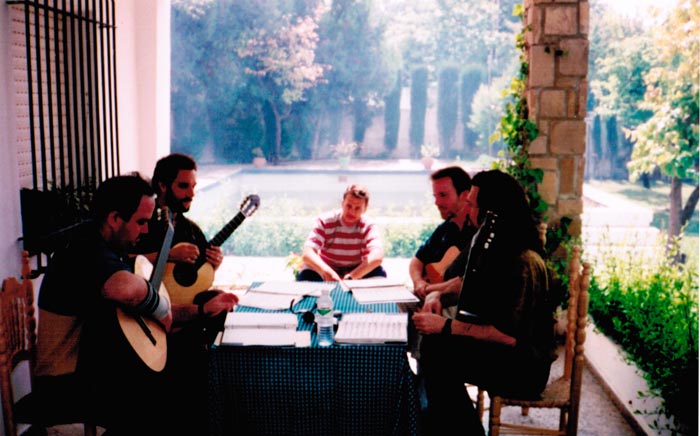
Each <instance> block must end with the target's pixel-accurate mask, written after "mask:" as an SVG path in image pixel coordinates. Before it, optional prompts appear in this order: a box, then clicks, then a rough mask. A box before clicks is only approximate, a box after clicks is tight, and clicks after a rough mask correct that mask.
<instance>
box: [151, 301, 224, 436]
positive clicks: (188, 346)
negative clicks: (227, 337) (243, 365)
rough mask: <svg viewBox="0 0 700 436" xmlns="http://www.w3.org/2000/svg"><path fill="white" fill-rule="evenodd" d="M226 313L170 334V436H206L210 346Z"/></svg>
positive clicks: (167, 372)
mask: <svg viewBox="0 0 700 436" xmlns="http://www.w3.org/2000/svg"><path fill="white" fill-rule="evenodd" d="M218 292H219V291H204V292H202V293H199V294H197V296H196V297H195V298H194V303H195V304H203V303H204V302H206V301H208V300H210V299H211V298H213V297H214V296H215V295H217V293H218ZM225 319H226V313H221V314H219V315H217V316H215V317H213V318H206V319H202V320H194V321H191V322H190V323H188V324H187V325H186V326H184V328H183V329H182V330H180V331H178V332H176V333H172V334H169V335H168V363H167V365H166V368H165V377H166V379H167V380H168V389H167V395H165V396H164V399H165V402H166V404H167V411H168V419H167V420H164V421H165V422H166V426H167V427H166V428H167V431H166V432H164V433H163V434H167V435H169V436H171V435H172V436H176V435H182V436H189V435H205V434H207V432H208V425H209V415H208V413H209V392H208V385H209V355H208V351H209V347H210V346H211V344H212V343H213V342H214V339H215V338H216V335H217V333H218V332H219V331H221V330H223V326H224V321H225Z"/></svg>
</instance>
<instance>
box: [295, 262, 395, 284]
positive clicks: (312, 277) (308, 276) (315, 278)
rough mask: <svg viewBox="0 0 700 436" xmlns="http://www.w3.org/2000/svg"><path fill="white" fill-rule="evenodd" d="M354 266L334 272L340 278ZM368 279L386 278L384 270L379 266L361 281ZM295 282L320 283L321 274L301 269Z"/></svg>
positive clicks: (321, 279)
mask: <svg viewBox="0 0 700 436" xmlns="http://www.w3.org/2000/svg"><path fill="white" fill-rule="evenodd" d="M355 268H356V266H351V267H347V268H340V269H337V270H336V272H337V273H338V275H339V276H340V277H343V276H344V275H345V274H347V273H349V272H350V271H352V270H354V269H355ZM370 277H386V271H385V270H384V267H382V266H381V265H379V266H378V267H376V268H375V269H373V270H372V271H370V272H368V273H367V274H365V276H364V277H362V278H363V279H368V278H370ZM297 281H299V282H301V281H307V282H322V281H323V278H322V277H321V274H319V273H317V272H316V271H314V270H312V269H303V270H301V271H299V274H297Z"/></svg>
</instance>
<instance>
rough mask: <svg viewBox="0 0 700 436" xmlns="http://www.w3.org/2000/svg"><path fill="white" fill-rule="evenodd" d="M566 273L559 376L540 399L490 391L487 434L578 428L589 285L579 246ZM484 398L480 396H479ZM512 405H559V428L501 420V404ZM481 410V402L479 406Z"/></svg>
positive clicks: (568, 432) (568, 434)
mask: <svg viewBox="0 0 700 436" xmlns="http://www.w3.org/2000/svg"><path fill="white" fill-rule="evenodd" d="M569 265H570V275H569V277H570V278H569V307H568V309H567V321H568V322H567V327H566V342H565V344H564V369H563V374H562V375H561V377H558V378H556V379H554V380H552V381H550V382H549V383H548V384H547V387H546V388H545V390H544V392H543V393H542V395H541V398H540V399H537V400H520V399H515V398H507V397H502V396H500V395H495V394H494V395H491V394H490V393H489V397H490V400H491V403H490V405H489V435H490V436H499V435H501V434H537V435H566V436H574V435H576V433H577V430H578V414H579V404H580V400H581V379H582V375H583V365H584V361H583V344H584V342H585V340H586V331H585V329H586V323H587V321H588V287H589V284H590V265H589V264H588V263H587V262H584V263H583V266H581V249H580V247H574V249H573V253H572V257H571V262H570V263H569ZM482 401H483V400H482ZM507 406H515V407H521V408H522V414H523V415H527V413H528V410H529V409H530V408H533V407H534V408H549V409H559V428H558V429H552V428H538V427H534V426H530V425H522V424H515V423H507V422H502V421H501V408H503V407H507ZM481 410H483V406H482V409H481Z"/></svg>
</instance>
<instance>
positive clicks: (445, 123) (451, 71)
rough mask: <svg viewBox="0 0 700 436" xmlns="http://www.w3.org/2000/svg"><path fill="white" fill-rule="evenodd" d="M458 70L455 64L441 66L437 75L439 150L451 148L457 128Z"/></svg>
mask: <svg viewBox="0 0 700 436" xmlns="http://www.w3.org/2000/svg"><path fill="white" fill-rule="evenodd" d="M458 79H459V70H458V69H457V67H455V66H448V67H445V68H443V69H442V70H441V71H440V73H439V75H438V101H437V104H438V107H437V116H438V134H439V138H440V148H441V152H442V153H444V152H446V151H448V150H450V149H451V148H452V144H453V143H454V139H455V129H456V128H457V115H458V114H457V109H458V104H459V100H458V96H459V95H458V83H457V80H458Z"/></svg>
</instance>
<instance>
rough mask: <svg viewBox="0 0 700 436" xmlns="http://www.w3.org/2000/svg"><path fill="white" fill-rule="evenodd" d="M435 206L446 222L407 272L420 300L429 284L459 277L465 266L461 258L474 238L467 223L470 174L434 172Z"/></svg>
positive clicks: (457, 169)
mask: <svg viewBox="0 0 700 436" xmlns="http://www.w3.org/2000/svg"><path fill="white" fill-rule="evenodd" d="M430 179H431V181H432V185H433V197H434V198H435V206H436V207H437V208H438V210H439V211H440V216H441V217H442V218H443V219H444V220H445V221H444V222H443V223H442V224H440V225H439V226H438V227H437V228H436V229H435V231H434V232H433V234H432V235H431V236H430V238H428V240H427V241H425V243H423V245H422V246H421V247H420V248H419V249H418V251H417V252H416V254H415V256H414V257H413V258H412V259H411V261H410V263H409V267H408V272H409V275H410V277H411V280H412V281H413V290H414V292H415V293H416V295H417V296H418V297H420V298H421V299H423V298H425V296H426V295H427V294H428V292H430V291H431V290H432V289H429V288H428V286H429V285H430V284H438V283H443V282H446V281H449V280H450V279H453V278H455V277H457V278H458V277H461V276H462V274H463V273H464V267H465V266H466V254H462V253H463V252H464V251H465V248H468V244H469V242H470V241H471V238H472V236H473V235H474V227H473V226H472V225H471V224H470V222H469V220H468V213H469V208H468V207H467V195H469V188H470V187H471V179H470V177H469V174H468V173H467V172H466V171H465V170H464V169H462V168H461V167H458V166H451V167H446V168H442V169H440V170H437V171H435V172H434V173H432V174H431V175H430Z"/></svg>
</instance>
